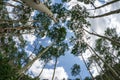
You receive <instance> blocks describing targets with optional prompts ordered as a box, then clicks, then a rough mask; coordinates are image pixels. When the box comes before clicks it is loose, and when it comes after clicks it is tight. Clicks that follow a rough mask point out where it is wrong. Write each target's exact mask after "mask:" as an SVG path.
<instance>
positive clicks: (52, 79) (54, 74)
mask: <svg viewBox="0 0 120 80" xmlns="http://www.w3.org/2000/svg"><path fill="white" fill-rule="evenodd" d="M56 66H57V57H56V58H55V65H54V72H53V76H52V80H54V76H55V70H56Z"/></svg>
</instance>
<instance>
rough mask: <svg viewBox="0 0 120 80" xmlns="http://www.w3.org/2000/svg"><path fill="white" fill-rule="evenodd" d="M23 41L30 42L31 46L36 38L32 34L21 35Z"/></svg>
mask: <svg viewBox="0 0 120 80" xmlns="http://www.w3.org/2000/svg"><path fill="white" fill-rule="evenodd" d="M23 38H24V40H26V41H28V42H30V44H33V42H34V41H35V39H36V37H35V36H34V35H32V34H24V35H23Z"/></svg>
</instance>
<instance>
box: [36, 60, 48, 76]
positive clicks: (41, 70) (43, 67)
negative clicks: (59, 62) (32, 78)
mask: <svg viewBox="0 0 120 80" xmlns="http://www.w3.org/2000/svg"><path fill="white" fill-rule="evenodd" d="M47 62H48V61H46V62H45V64H44V65H43V67H42V70H41V71H40V73H39V75H38V76H37V77H36V78H39V77H40V76H41V74H42V72H43V70H44V68H45V66H46V64H47Z"/></svg>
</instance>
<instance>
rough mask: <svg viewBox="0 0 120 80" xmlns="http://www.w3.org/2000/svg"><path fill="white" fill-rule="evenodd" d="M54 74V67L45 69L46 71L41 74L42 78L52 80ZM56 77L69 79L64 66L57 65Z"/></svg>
mask: <svg viewBox="0 0 120 80" xmlns="http://www.w3.org/2000/svg"><path fill="white" fill-rule="evenodd" d="M52 74H53V69H44V73H43V74H42V75H41V79H49V80H51V78H52ZM55 78H57V79H58V80H62V79H63V78H65V79H67V78H68V75H67V73H66V72H65V70H64V68H63V67H57V68H56V72H55Z"/></svg>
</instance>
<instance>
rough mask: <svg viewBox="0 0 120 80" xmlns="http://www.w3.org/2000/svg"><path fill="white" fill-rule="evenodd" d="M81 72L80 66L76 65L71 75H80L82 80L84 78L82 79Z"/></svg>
mask: <svg viewBox="0 0 120 80" xmlns="http://www.w3.org/2000/svg"><path fill="white" fill-rule="evenodd" d="M80 72H81V70H80V65H78V64H74V65H73V67H72V68H71V74H72V76H77V75H79V77H80V80H82V77H81V75H80ZM76 80H78V79H76Z"/></svg>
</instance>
